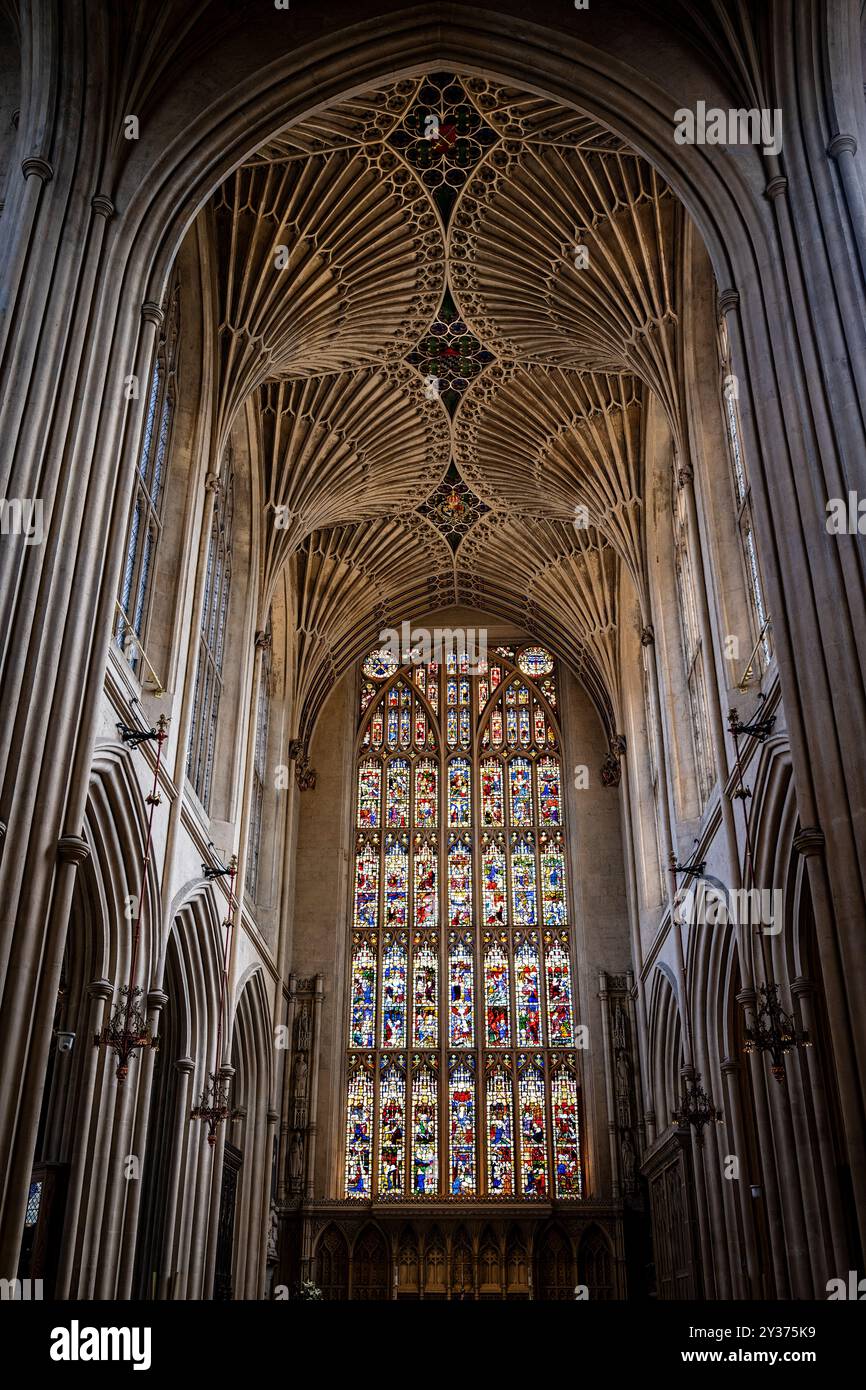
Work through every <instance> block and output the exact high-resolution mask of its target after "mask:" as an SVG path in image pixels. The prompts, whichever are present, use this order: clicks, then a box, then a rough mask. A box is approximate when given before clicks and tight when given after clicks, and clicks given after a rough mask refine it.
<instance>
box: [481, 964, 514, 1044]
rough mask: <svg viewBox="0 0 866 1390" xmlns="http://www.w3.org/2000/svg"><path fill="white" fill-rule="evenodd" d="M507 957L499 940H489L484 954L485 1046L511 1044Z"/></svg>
mask: <svg viewBox="0 0 866 1390" xmlns="http://www.w3.org/2000/svg"><path fill="white" fill-rule="evenodd" d="M510 993H511V991H510V989H509V983H508V957H507V955H506V954H505V949H504V945H503V942H502V941H501V940H491V941H490V942H489V943H488V945H487V949H486V950H485V952H484V1007H485V1011H486V1018H487V1046H488V1047H508V1046H509V1044H510V1042H511V1027H510V1014H511V1010H510V1000H509V996H510Z"/></svg>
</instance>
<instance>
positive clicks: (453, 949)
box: [448, 932, 475, 1047]
mask: <svg viewBox="0 0 866 1390" xmlns="http://www.w3.org/2000/svg"><path fill="white" fill-rule="evenodd" d="M448 989H449V1021H448V1041H449V1043H450V1045H451V1047H472V1046H473V1044H474V1042H475V1029H474V1026H473V1017H472V1011H473V1005H474V1002H475V1001H474V988H473V980H472V947H471V945H470V939H469V938H468V937H461V936H458V935H457V933H456V932H452V934H451V941H450V951H449V955H448Z"/></svg>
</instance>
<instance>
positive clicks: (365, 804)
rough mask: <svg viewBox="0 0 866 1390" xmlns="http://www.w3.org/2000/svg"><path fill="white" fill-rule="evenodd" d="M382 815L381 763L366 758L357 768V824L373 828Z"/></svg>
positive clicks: (368, 828)
mask: <svg viewBox="0 0 866 1390" xmlns="http://www.w3.org/2000/svg"><path fill="white" fill-rule="evenodd" d="M381 815H382V764H381V763H380V762H379V761H378V759H376V758H367V759H366V760H365V761H364V762H362V763H361V766H360V768H359V769H358V825H359V826H360V827H361V829H362V830H364V829H367V830H375V829H376V828H377V827H378V826H379V824H380V818H381Z"/></svg>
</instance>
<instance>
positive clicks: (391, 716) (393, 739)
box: [387, 707, 400, 748]
mask: <svg viewBox="0 0 866 1390" xmlns="http://www.w3.org/2000/svg"><path fill="white" fill-rule="evenodd" d="M399 729H400V711H399V710H398V709H394V708H393V707H392V708H389V710H388V733H387V741H388V747H389V748H396V747H397V737H398V734H399Z"/></svg>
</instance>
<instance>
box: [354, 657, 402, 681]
mask: <svg viewBox="0 0 866 1390" xmlns="http://www.w3.org/2000/svg"><path fill="white" fill-rule="evenodd" d="M361 670H362V671H363V672H364V675H365V676H370V677H371V679H372V680H374V681H384V680H387V679H388V677H389V676H393V675H394V672H395V671H396V670H397V660H396V658H395V657H394V656H392V655H391V653H390V652H388V651H380V652H371V653H370V655H369V656H368V657H367V659H366V661H365V662H364V664H363V666H362V667H361Z"/></svg>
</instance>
